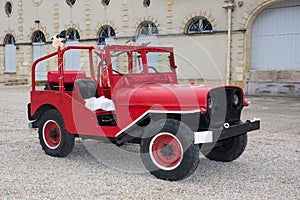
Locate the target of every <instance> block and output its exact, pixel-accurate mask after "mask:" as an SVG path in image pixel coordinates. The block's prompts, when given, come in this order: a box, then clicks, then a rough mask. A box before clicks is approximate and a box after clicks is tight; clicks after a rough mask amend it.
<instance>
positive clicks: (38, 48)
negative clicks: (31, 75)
mask: <svg viewBox="0 0 300 200" xmlns="http://www.w3.org/2000/svg"><path fill="white" fill-rule="evenodd" d="M45 43H46V38H45V35H44V33H43V32H42V31H35V32H34V33H33V34H32V51H33V61H35V60H36V59H38V58H40V57H42V56H44V55H46V44H45ZM46 74H47V67H46V62H45V61H42V62H39V63H38V64H37V66H36V68H35V77H36V80H46Z"/></svg>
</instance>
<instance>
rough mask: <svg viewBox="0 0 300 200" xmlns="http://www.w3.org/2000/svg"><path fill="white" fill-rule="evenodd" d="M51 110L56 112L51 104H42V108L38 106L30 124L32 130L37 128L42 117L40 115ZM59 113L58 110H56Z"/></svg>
mask: <svg viewBox="0 0 300 200" xmlns="http://www.w3.org/2000/svg"><path fill="white" fill-rule="evenodd" d="M51 109H55V110H58V109H57V108H56V107H55V106H53V105H51V104H44V105H42V106H40V107H39V108H38V109H37V110H36V112H35V113H34V114H33V116H32V119H33V120H35V121H34V123H33V124H32V127H33V128H38V126H39V121H40V119H41V117H42V115H43V114H44V113H45V112H47V111H48V110H51ZM58 111H59V110H58Z"/></svg>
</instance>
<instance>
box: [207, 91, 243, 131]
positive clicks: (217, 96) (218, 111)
mask: <svg viewBox="0 0 300 200" xmlns="http://www.w3.org/2000/svg"><path fill="white" fill-rule="evenodd" d="M235 95H236V96H235ZM234 96H235V97H236V98H238V104H236V105H235V104H234ZM209 98H210V101H211V103H210V108H209V109H208V112H207V115H206V117H207V118H208V120H209V126H210V127H220V126H223V124H224V123H229V124H233V123H235V122H239V121H240V117H241V111H242V109H243V93H242V91H241V90H240V89H239V88H228V87H226V88H217V89H214V90H212V91H211V92H210V93H209V96H208V101H209Z"/></svg>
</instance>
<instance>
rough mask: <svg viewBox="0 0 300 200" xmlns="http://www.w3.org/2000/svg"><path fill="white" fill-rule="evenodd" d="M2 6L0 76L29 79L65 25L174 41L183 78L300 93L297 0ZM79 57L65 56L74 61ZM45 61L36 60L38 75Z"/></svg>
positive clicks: (65, 0)
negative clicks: (33, 69) (32, 66)
mask: <svg viewBox="0 0 300 200" xmlns="http://www.w3.org/2000/svg"><path fill="white" fill-rule="evenodd" d="M0 8H1V9H2V11H1V10H0V21H1V26H0V82H8V81H25V82H28V83H30V76H31V72H30V70H31V64H32V62H33V61H34V60H35V59H36V58H38V57H40V56H42V55H44V54H46V53H50V52H52V51H54V48H53V47H52V46H51V38H52V36H54V35H56V34H58V33H61V32H65V33H66V35H67V40H66V42H65V45H81V44H84V45H97V38H98V37H99V36H105V37H106V38H107V43H108V44H125V42H126V41H127V40H128V39H130V38H132V37H136V38H137V43H140V44H141V43H145V42H151V43H150V45H163V46H172V47H174V48H175V54H176V62H177V65H178V72H179V79H182V80H188V81H196V82H200V83H202V82H205V83H206V84H214V83H218V84H228V83H230V84H235V85H240V86H242V87H244V88H245V90H246V91H247V92H248V93H250V94H271V95H292V96H300V48H299V47H300V0H240V1H237V0H235V1H234V0H225V1H222V0H185V1H179V0H32V1H30V0H26V1H25V0H3V1H1V2H0ZM79 59H84V58H83V56H82V55H80V53H76V52H75V53H73V54H72V56H70V57H69V58H68V59H67V60H66V62H69V63H72V64H73V65H74V66H73V68H74V69H78V68H80V67H81V66H80V65H79V62H77V61H78V60H79ZM51 67H55V62H53V63H51V62H47V63H41V64H40V65H39V66H38V69H37V72H36V73H37V78H38V79H40V80H43V79H45V77H46V71H47V70H48V69H49V68H51Z"/></svg>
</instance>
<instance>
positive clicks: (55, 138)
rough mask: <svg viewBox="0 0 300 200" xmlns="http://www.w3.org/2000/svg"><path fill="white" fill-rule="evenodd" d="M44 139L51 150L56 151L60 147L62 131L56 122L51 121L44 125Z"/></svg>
mask: <svg viewBox="0 0 300 200" xmlns="http://www.w3.org/2000/svg"><path fill="white" fill-rule="evenodd" d="M43 139H44V142H45V144H46V145H47V147H49V148H50V149H55V148H57V147H58V146H59V144H60V141H61V130H60V127H59V125H58V124H57V123H56V122H55V121H53V120H49V121H47V122H46V123H45V124H44V127H43Z"/></svg>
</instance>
